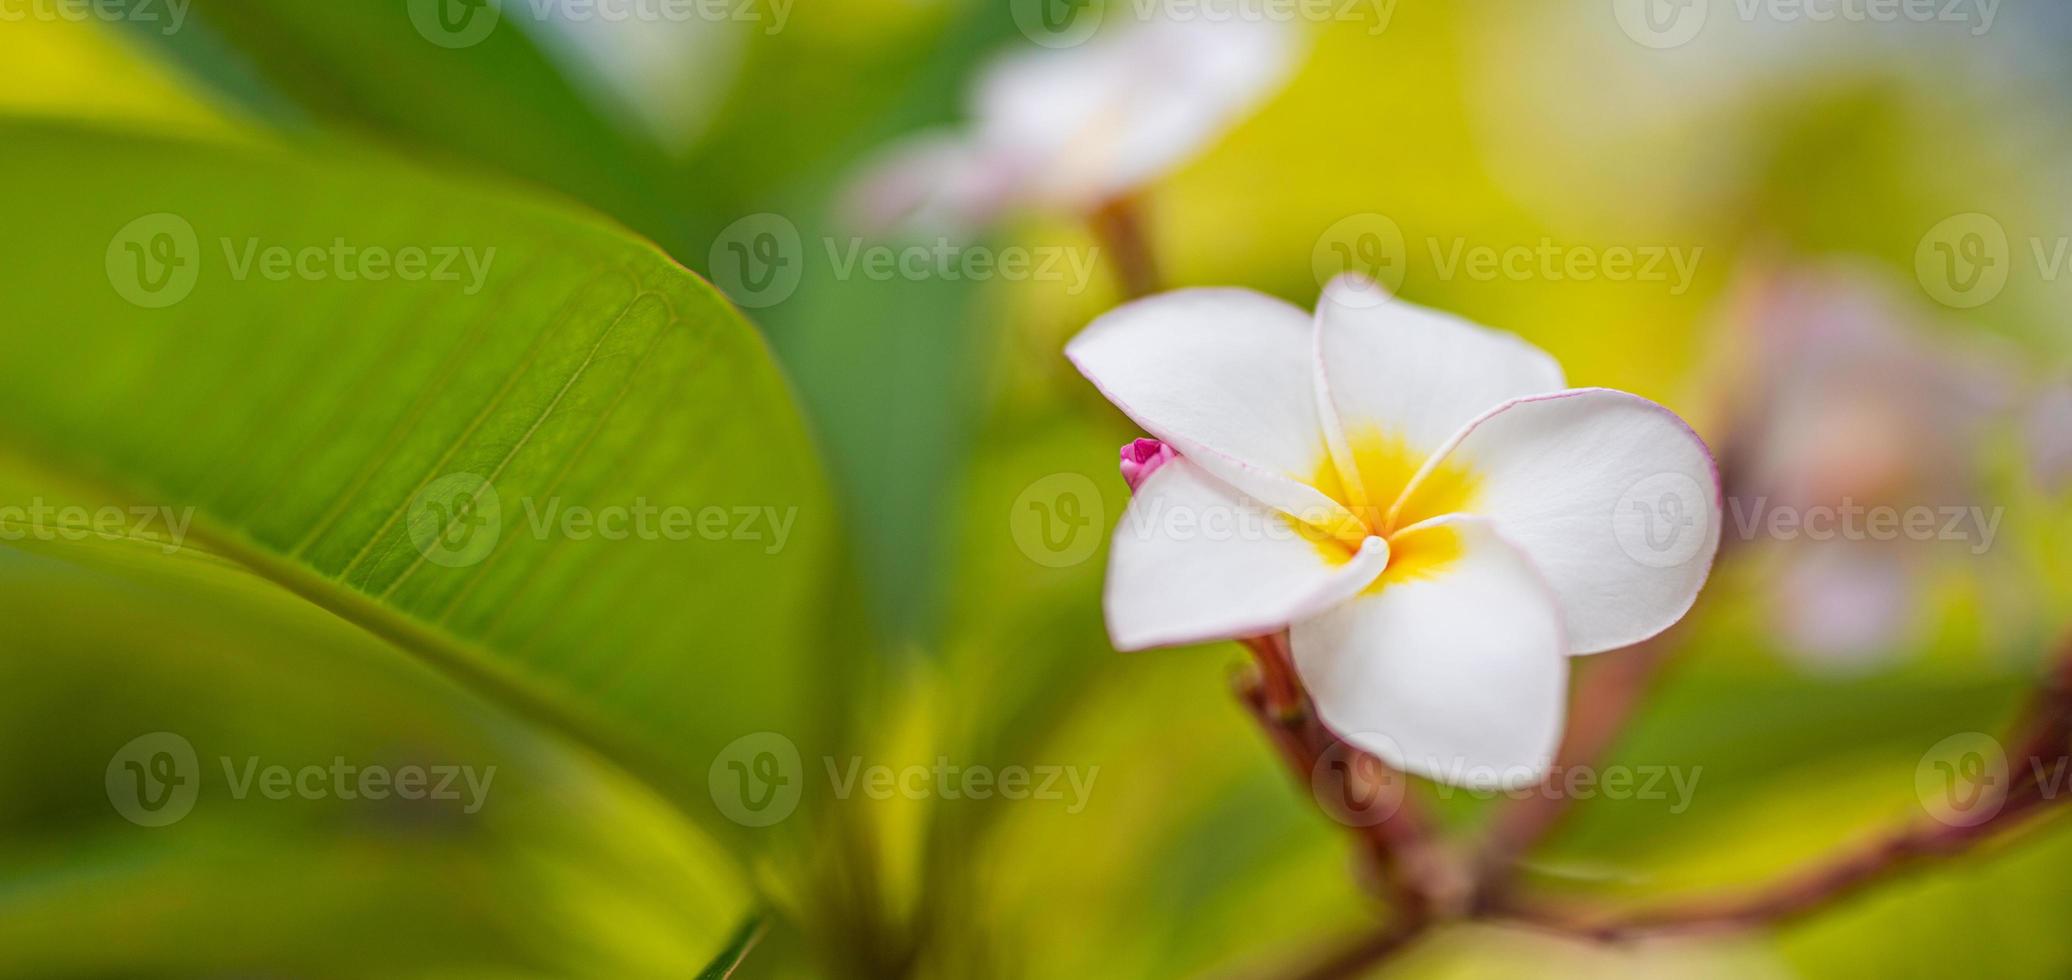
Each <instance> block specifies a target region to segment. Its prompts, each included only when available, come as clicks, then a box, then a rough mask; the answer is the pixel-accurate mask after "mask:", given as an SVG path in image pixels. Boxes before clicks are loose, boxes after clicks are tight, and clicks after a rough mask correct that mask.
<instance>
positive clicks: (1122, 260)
mask: <svg viewBox="0 0 2072 980" xmlns="http://www.w3.org/2000/svg"><path fill="white" fill-rule="evenodd" d="M1088 220H1089V221H1090V222H1091V223H1092V225H1093V232H1094V237H1096V238H1098V239H1100V241H1101V247H1103V248H1105V249H1107V250H1108V256H1109V259H1110V260H1111V262H1112V263H1113V265H1114V267H1115V283H1116V286H1117V287H1118V288H1120V289H1121V290H1122V295H1123V298H1124V299H1141V298H1143V297H1145V296H1149V295H1151V294H1152V293H1155V292H1158V291H1159V288H1160V279H1159V274H1158V259H1157V257H1156V253H1154V252H1153V251H1152V248H1151V239H1150V236H1149V234H1148V233H1147V232H1146V231H1145V228H1144V211H1143V207H1142V206H1141V205H1140V204H1139V203H1138V201H1137V200H1136V199H1134V198H1129V197H1118V198H1116V199H1114V200H1112V201H1109V202H1108V203H1107V204H1105V205H1102V206H1101V207H1100V208H1099V209H1098V210H1096V211H1095V212H1094V213H1093V214H1092V215H1091V216H1090V217H1089V219H1088Z"/></svg>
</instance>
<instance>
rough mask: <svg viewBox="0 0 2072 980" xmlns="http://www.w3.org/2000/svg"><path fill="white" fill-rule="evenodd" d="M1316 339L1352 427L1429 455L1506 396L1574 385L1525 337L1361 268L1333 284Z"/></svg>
mask: <svg viewBox="0 0 2072 980" xmlns="http://www.w3.org/2000/svg"><path fill="white" fill-rule="evenodd" d="M1316 346H1317V365H1318V370H1319V371H1320V372H1321V378H1322V380H1321V381H1320V383H1319V387H1320V389H1321V390H1324V391H1327V392H1328V393H1329V397H1330V399H1331V404H1332V405H1333V406H1334V407H1335V408H1336V409H1337V415H1338V422H1339V424H1340V426H1342V427H1343V429H1344V431H1345V434H1346V435H1347V436H1351V437H1354V438H1355V439H1356V440H1357V438H1358V437H1359V436H1360V434H1361V431H1362V430H1373V433H1374V434H1378V435H1382V436H1385V437H1388V438H1392V439H1401V440H1403V441H1405V442H1407V443H1408V444H1409V446H1410V448H1411V449H1412V450H1414V451H1416V452H1417V453H1419V454H1421V455H1429V454H1431V453H1432V452H1434V451H1436V450H1438V449H1439V448H1440V447H1441V446H1443V445H1445V444H1446V441H1447V440H1448V439H1451V438H1452V437H1453V435H1454V433H1456V432H1459V431H1460V429H1461V426H1464V425H1466V424H1468V423H1469V422H1472V421H1474V420H1475V419H1476V418H1478V417H1480V416H1481V415H1482V414H1483V413H1485V412H1487V411H1489V410H1490V409H1492V408H1495V407H1497V406H1498V405H1501V404H1503V403H1505V402H1508V401H1510V400H1512V399H1514V398H1522V397H1525V396H1527V395H1539V394H1545V393H1547V392H1553V391H1560V390H1562V389H1563V388H1566V387H1568V383H1567V382H1566V381H1565V380H1563V378H1562V374H1561V365H1560V364H1559V363H1558V362H1556V361H1555V360H1554V358H1552V357H1549V356H1548V355H1547V354H1546V352H1544V351H1542V350H1540V349H1539V348H1537V347H1534V346H1533V345H1531V344H1529V343H1526V342H1525V341H1524V340H1522V339H1520V338H1518V337H1516V336H1513V335H1511V334H1508V333H1500V332H1498V331H1495V330H1490V329H1488V328H1486V327H1481V326H1477V325H1475V324H1473V323H1469V322H1468V321H1466V320H1463V319H1460V318H1459V317H1455V316H1451V315H1449V314H1445V313H1440V312H1438V311H1435V310H1428V309H1425V308H1424V307H1421V306H1417V305H1415V304H1412V303H1406V302H1404V301H1402V300H1400V299H1395V298H1393V297H1391V296H1389V295H1388V293H1387V292H1386V291H1385V290H1383V289H1381V288H1380V287H1378V286H1376V285H1374V284H1373V283H1372V282H1370V281H1368V280H1365V279H1362V278H1359V277H1357V276H1350V275H1347V276H1340V277H1338V278H1336V279H1333V280H1332V281H1331V284H1330V285H1329V286H1326V287H1325V288H1324V294H1323V296H1322V297H1321V298H1319V299H1318V300H1317V313H1316ZM1389 489H1390V490H1396V489H1401V488H1389ZM1376 492H1381V491H1380V490H1378V489H1377V491H1376ZM1387 504H1388V501H1382V502H1381V506H1387Z"/></svg>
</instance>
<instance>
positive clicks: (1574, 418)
mask: <svg viewBox="0 0 2072 980" xmlns="http://www.w3.org/2000/svg"><path fill="white" fill-rule="evenodd" d="M1440 460H1444V461H1445V462H1447V463H1449V464H1455V465H1456V466H1457V467H1458V468H1463V469H1465V470H1466V471H1468V472H1469V473H1470V474H1472V479H1473V481H1474V482H1473V490H1472V491H1471V495H1470V500H1469V504H1468V506H1467V508H1466V509H1467V510H1468V511H1469V512H1470V513H1473V514H1476V515H1478V516H1481V517H1487V518H1488V519H1489V520H1491V521H1492V522H1494V524H1495V526H1496V529H1497V531H1498V532H1499V533H1501V534H1502V535H1503V536H1504V539H1505V540H1507V541H1509V542H1511V543H1512V544H1515V545H1517V546H1518V547H1519V549H1520V550H1522V551H1524V552H1525V555H1526V557H1527V558H1530V559H1531V560H1532V563H1533V565H1534V566H1535V567H1537V568H1538V569H1539V570H1540V572H1541V574H1543V575H1545V576H1546V578H1547V581H1548V583H1549V584H1551V585H1552V586H1553V589H1554V594H1555V596H1556V597H1557V598H1558V599H1559V600H1560V602H1561V613H1562V618H1563V621H1564V622H1565V623H1566V624H1567V628H1568V638H1569V643H1570V645H1571V647H1570V652H1572V653H1597V652H1599V651H1603V650H1613V649H1617V648H1619V647H1624V646H1631V645H1632V644H1635V643H1639V642H1640V641H1642V640H1645V639H1647V638H1649V637H1651V636H1654V635H1655V634H1657V633H1660V632H1662V631H1663V630H1665V629H1668V628H1669V627H1670V626H1671V625H1673V624H1675V622H1676V621H1677V620H1679V619H1682V618H1683V615H1684V613H1686V612H1689V611H1690V608H1691V604H1692V603H1693V602H1695V601H1696V600H1697V597H1698V589H1699V588H1700V587H1702V586H1703V585H1704V584H1705V579H1706V576H1708V575H1710V574H1711V572H1712V558H1713V555H1714V554H1716V553H1717V552H1718V551H1719V538H1720V530H1721V524H1722V522H1721V520H1720V514H1721V512H1720V489H1719V470H1718V468H1717V467H1716V466H1715V465H1714V464H1713V461H1712V453H1711V451H1710V450H1708V449H1706V447H1705V443H1704V441H1703V440H1701V439H1699V438H1698V434H1697V433H1696V432H1693V431H1691V427H1690V426H1689V425H1687V424H1685V423H1684V421H1683V419H1681V418H1678V417H1677V416H1676V413H1674V412H1671V411H1670V410H1668V409H1666V408H1663V407H1662V406H1660V405H1657V404H1655V403H1654V402H1651V401H1648V400H1647V399H1645V398H1641V397H1639V396H1637V395H1629V394H1627V393H1625V392H1623V391H1611V390H1609V389H1604V388H1579V389H1575V390H1572V391H1565V392H1561V393H1558V394H1553V395H1540V396H1535V397H1532V398H1525V399H1520V400H1519V401H1516V402H1512V403H1510V404H1508V405H1505V406H1502V407H1500V408H1497V409H1496V410H1494V411H1492V412H1490V413H1489V414H1487V415H1485V416H1483V417H1482V418H1481V419H1478V420H1477V421H1475V422H1473V423H1470V424H1469V426H1468V428H1466V429H1465V430H1463V431H1462V432H1461V433H1460V434H1459V435H1458V436H1457V437H1456V442H1455V444H1454V445H1453V446H1452V447H1451V448H1450V449H1448V450H1446V451H1445V452H1443V453H1442V454H1441V455H1440V456H1439V457H1436V458H1435V459H1434V460H1433V462H1432V463H1429V464H1427V472H1429V471H1430V470H1431V468H1432V467H1433V466H1434V465H1436V464H1437V463H1438V462H1439V461H1440ZM1410 493H1411V494H1415V493H1416V490H1415V488H1413V489H1412V490H1411V491H1410Z"/></svg>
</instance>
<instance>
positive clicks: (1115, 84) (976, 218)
mask: <svg viewBox="0 0 2072 980" xmlns="http://www.w3.org/2000/svg"><path fill="white" fill-rule="evenodd" d="M1160 6H1161V9H1163V7H1164V5H1160ZM1297 43H1298V38H1297V35H1296V33H1295V29H1294V28H1293V27H1292V26H1290V25H1289V24H1287V23H1285V22H1282V21H1278V20H1273V19H1264V18H1253V19H1245V18H1237V17H1229V18H1224V17H1218V18H1209V17H1192V18H1188V19H1173V18H1171V17H1158V18H1154V19H1150V20H1146V21H1142V22H1135V23H1130V24H1126V25H1123V26H1121V27H1119V28H1118V29H1116V30H1114V31H1111V32H1108V33H1105V34H1102V35H1100V36H1098V37H1096V38H1094V39H1093V40H1091V41H1089V42H1088V43H1086V44H1084V45H1081V46H1079V47H1072V48H1060V49H1036V50H1030V51H1023V52H1017V53H1015V54H1011V55H1007V56H1005V57H1002V58H1001V59H999V60H998V61H995V62H994V63H993V64H992V65H990V66H989V67H988V68H987V69H986V70H985V71H984V72H983V73H982V75H981V76H980V79H979V81H978V85H977V89H976V91H975V94H974V98H973V104H972V107H971V115H972V117H973V118H972V122H971V123H970V125H969V127H968V128H966V129H964V130H961V131H955V132H931V133H927V134H923V135H920V136H915V137H912V138H910V139H908V140H906V141H904V142H902V143H899V144H896V145H895V146H893V147H891V148H890V149H888V150H887V151H886V152H885V153H884V154H882V155H881V156H880V157H879V158H878V159H877V160H876V161H875V162H874V163H872V164H870V165H867V166H866V167H865V168H864V171H863V172H864V176H863V177H862V178H860V179H859V180H858V181H856V183H855V185H854V187H853V189H852V190H851V192H850V193H849V195H848V196H849V198H850V201H849V207H848V210H849V211H850V212H851V213H852V214H854V215H856V216H857V219H858V220H859V222H860V223H861V224H863V225H864V226H865V227H868V228H872V229H882V228H889V227H896V226H907V227H914V228H919V229H921V230H926V231H930V232H939V233H957V232H962V231H968V230H970V229H972V228H975V227H978V226H980V225H983V224H985V223H987V222H988V221H990V220H991V219H992V218H993V217H995V216H996V215H998V214H1000V213H1001V212H1003V211H1005V210H1008V209H1010V208H1013V207H1020V206H1028V207H1036V208H1044V209H1053V210H1063V211H1073V212H1079V213H1091V212H1093V211H1095V210H1098V209H1099V208H1100V207H1101V206H1103V205H1105V204H1107V203H1109V202H1111V201H1114V200H1117V199H1120V198H1122V197H1124V196H1126V195H1128V194H1129V193H1130V192H1132V191H1134V190H1136V189H1137V188H1139V187H1142V186H1143V185H1145V184H1147V183H1150V182H1151V181H1152V180H1154V179H1156V178H1157V177H1159V176H1161V175H1162V174H1164V173H1166V172H1167V171H1169V170H1172V169H1173V168H1175V167H1177V166H1179V165H1180V164H1183V163H1185V162H1187V161H1188V160H1189V159H1191V158H1192V157H1194V156H1195V155H1196V154H1197V153H1199V152H1201V151H1202V150H1203V149H1205V148H1207V146H1208V145H1209V144H1210V143H1211V142H1213V141H1214V140H1216V139H1217V138H1219V137H1221V136H1222V135H1223V134H1224V133H1225V132H1226V131H1228V130H1229V129H1230V127H1232V126H1233V125H1235V124H1236V123H1238V122H1239V121H1241V120H1242V119H1243V118H1244V117H1245V116H1246V115H1248V114H1249V113H1250V112H1251V111H1252V110H1253V109H1254V108H1256V107H1257V106H1258V105H1259V104H1260V103H1261V102H1263V101H1264V100H1265V99H1266V98H1267V97H1268V96H1270V95H1272V94H1273V93H1274V92H1275V91H1276V90H1278V88H1279V87H1280V85H1281V84H1282V82H1283V81H1284V80H1285V79H1286V78H1287V76H1288V74H1289V71H1290V69H1291V68H1292V67H1293V65H1294V63H1295V55H1296V48H1297Z"/></svg>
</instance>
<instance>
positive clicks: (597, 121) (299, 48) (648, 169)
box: [133, 0, 684, 239]
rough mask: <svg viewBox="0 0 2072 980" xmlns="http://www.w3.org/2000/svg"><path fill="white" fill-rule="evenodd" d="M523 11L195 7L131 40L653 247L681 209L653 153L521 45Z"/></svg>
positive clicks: (665, 165) (247, 100)
mask: <svg viewBox="0 0 2072 980" xmlns="http://www.w3.org/2000/svg"><path fill="white" fill-rule="evenodd" d="M506 7H508V8H509V9H508V10H506V9H504V8H506ZM531 9H532V8H531V7H530V6H529V5H528V4H526V3H521V2H513V3H510V4H501V3H495V2H490V0H407V2H405V0H390V2H385V3H327V4H288V5H282V4H275V3H266V2H263V0H197V2H195V3H194V4H193V9H192V13H191V19H192V20H193V22H194V23H193V24H189V25H184V26H183V29H182V30H180V31H178V32H170V33H169V32H165V31H161V30H152V29H148V28H151V27H152V26H153V25H151V24H140V25H138V26H139V27H141V28H146V29H143V30H138V31H135V32H133V33H135V34H137V35H139V36H140V37H141V38H143V39H145V40H148V41H151V42H154V43H156V44H157V45H158V46H159V47H160V48H161V49H162V50H164V51H165V52H166V53H167V54H169V55H170V56H171V57H172V58H173V59H174V60H176V61H178V62H180V63H182V64H184V65H186V66H187V67H189V69H190V70H191V71H192V72H193V73H194V74H195V75H196V76H197V77H198V78H200V79H201V80H202V81H204V82H206V83H208V84H211V85H213V86H215V87H217V88H218V89H219V90H220V91H223V92H225V93H226V94H228V95H230V96H232V97H233V98H236V99H239V100H240V101H241V102H243V103H244V104H245V105H246V106H247V107H248V108H251V109H252V110H254V111H255V112H257V113H259V114H260V115H262V116H264V117H267V118H270V119H272V120H274V121H275V122H277V123H281V124H285V125H288V126H290V127H294V126H296V125H297V124H298V123H301V122H303V121H304V120H305V118H314V119H315V120H317V121H319V122H322V123H324V124H326V125H329V126H333V127H338V128H342V129H344V130H346V131H350V132H358V133H364V134H370V135H373V136H376V137H379V138H381V139H383V140H385V141H388V142H390V143H392V144H394V145H396V146H399V147H406V148H409V149H411V150H413V151H422V152H424V153H425V154H426V155H427V156H428V157H430V158H433V159H437V160H441V161H452V162H459V163H460V164H462V165H463V166H466V167H469V168H475V169H479V170H482V171H484V172H502V173H508V174H512V175H515V176H518V177H522V178H525V179H527V180H530V181H534V182H537V183H539V184H541V185H544V186H546V187H551V188H555V189H557V190H560V191H563V192H565V193H568V194H570V195H572V196H574V197H576V198H577V199H579V200H582V201H584V202H586V203H588V204H591V205H592V206H594V207H597V208H599V209H600V210H603V211H605V212H606V213H608V214H611V215H613V216H614V217H617V218H619V219H620V220H622V221H625V222H627V223H628V224H630V225H632V226H633V227H634V228H636V229H639V230H640V231H641V232H643V233H645V234H647V235H649V236H652V237H658V238H665V239H666V237H667V236H668V235H669V234H670V233H671V232H672V230H673V229H674V228H675V226H676V223H677V222H679V221H680V220H681V214H680V212H681V210H682V204H683V200H684V193H683V190H682V188H681V186H680V182H679V181H677V180H676V179H674V175H673V174H672V172H671V167H670V164H669V161H668V160H667V158H666V155H665V154H664V153H663V151H662V150H661V149H660V148H659V147H658V146H656V145H655V144H654V142H653V141H651V140H648V139H646V138H644V137H642V136H639V135H637V134H636V133H634V132H633V131H632V130H630V129H629V128H626V127H622V126H620V125H618V124H616V123H614V122H612V121H611V120H610V119H608V118H607V117H606V116H605V115H604V114H602V113H600V112H599V111H598V110H597V108H596V106H595V105H594V104H593V103H592V102H591V101H590V100H589V99H588V98H586V97H585V95H584V93H582V92H581V91H579V90H578V88H577V87H576V86H575V85H574V84H572V83H571V82H570V80H569V79H568V77H567V76H566V75H565V74H564V73H563V72H561V71H560V70H559V69H558V68H557V67H556V66H555V65H554V63H553V62H552V61H551V60H550V59H549V58H548V57H547V56H546V54H545V53H544V52H543V51H541V49H540V47H539V46H538V45H537V44H536V43H535V42H534V41H533V40H532V39H531V38H530V37H529V36H528V34H527V30H528V29H530V28H536V27H537V26H538V25H532V24H525V23H524V21H525V20H526V19H527V18H529V17H530V16H531V14H530V10H531ZM442 14H443V19H442Z"/></svg>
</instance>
